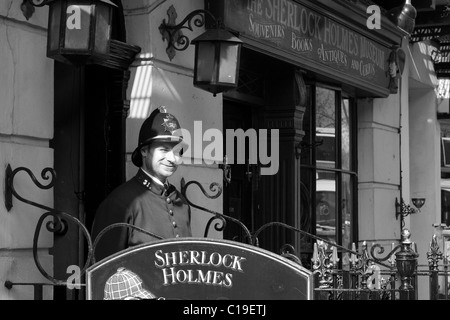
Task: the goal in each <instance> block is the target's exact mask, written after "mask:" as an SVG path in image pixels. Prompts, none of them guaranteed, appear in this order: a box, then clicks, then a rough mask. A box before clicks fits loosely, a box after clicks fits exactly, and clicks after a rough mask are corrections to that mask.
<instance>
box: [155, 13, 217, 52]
mask: <svg viewBox="0 0 450 320" xmlns="http://www.w3.org/2000/svg"><path fill="white" fill-rule="evenodd" d="M167 16H168V21H167V22H166V19H164V20H163V22H162V23H161V25H160V26H159V32H160V33H161V35H162V37H163V40H167V48H166V52H167V55H168V56H169V58H170V60H172V59H173V57H174V56H175V50H176V51H183V50H186V49H187V48H188V47H189V44H190V43H191V41H190V40H189V38H188V37H187V36H186V35H184V34H183V32H182V29H186V30H190V31H193V30H194V26H195V27H197V28H201V27H203V26H204V25H205V22H206V16H208V17H210V18H211V19H212V21H213V22H214V24H215V25H216V28H218V27H219V21H218V20H217V19H216V18H215V17H214V15H213V14H212V13H211V12H209V11H207V10H203V9H199V10H194V11H192V12H191V13H189V14H188V15H187V16H186V17H185V18H184V19H183V21H181V22H180V23H179V24H175V20H176V18H177V16H178V15H177V12H176V10H175V7H174V6H173V5H171V6H170V7H169V9H168V10H167ZM185 24H186V25H185Z"/></svg>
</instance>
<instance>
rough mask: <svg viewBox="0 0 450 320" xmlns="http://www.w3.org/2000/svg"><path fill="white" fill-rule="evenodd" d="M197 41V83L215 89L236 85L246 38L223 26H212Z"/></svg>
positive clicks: (195, 79) (199, 86) (202, 87)
mask: <svg viewBox="0 0 450 320" xmlns="http://www.w3.org/2000/svg"><path fill="white" fill-rule="evenodd" d="M192 43H194V44H195V66H194V86H195V87H197V88H201V89H204V90H206V91H209V92H211V93H212V94H213V95H214V96H216V94H217V93H219V92H224V91H228V90H230V89H233V88H236V86H237V82H238V73H239V56H240V50H241V43H242V41H241V40H239V39H238V38H237V37H235V36H234V35H232V34H231V33H230V32H227V31H225V30H223V29H210V30H207V31H206V32H205V33H203V34H202V35H200V36H199V37H197V38H195V39H194V40H192Z"/></svg>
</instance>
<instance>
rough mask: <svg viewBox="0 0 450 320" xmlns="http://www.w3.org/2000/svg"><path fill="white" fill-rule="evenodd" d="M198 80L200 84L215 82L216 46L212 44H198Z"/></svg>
mask: <svg viewBox="0 0 450 320" xmlns="http://www.w3.org/2000/svg"><path fill="white" fill-rule="evenodd" d="M197 46H198V51H197V57H196V58H197V78H196V81H199V82H215V72H214V58H215V46H214V43H211V42H199V43H197Z"/></svg>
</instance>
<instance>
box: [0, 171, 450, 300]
mask: <svg viewBox="0 0 450 320" xmlns="http://www.w3.org/2000/svg"><path fill="white" fill-rule="evenodd" d="M19 172H26V173H27V174H28V175H29V176H30V178H31V180H32V181H33V183H34V184H35V185H36V186H37V187H38V188H40V189H45V190H47V189H50V188H52V187H53V186H54V179H56V173H55V171H54V170H53V169H51V168H45V169H44V170H42V173H41V177H42V179H43V180H49V182H48V183H47V184H42V183H40V182H39V181H38V180H37V179H36V177H35V176H34V174H33V173H32V172H31V170H29V169H28V168H24V167H19V168H16V169H14V170H12V169H11V167H10V166H9V165H8V166H7V169H6V172H5V205H6V208H7V210H8V211H9V210H11V208H12V198H13V196H14V197H16V198H17V199H18V200H20V201H22V202H24V203H27V204H29V205H31V206H34V207H37V208H40V209H42V210H44V211H45V212H44V214H43V215H42V216H41V217H40V218H39V220H38V223H37V226H36V230H35V234H34V238H33V258H34V262H35V264H36V267H37V268H38V270H39V272H40V273H41V274H42V275H43V276H44V277H45V278H46V279H47V280H48V281H49V282H48V283H22V282H20V283H19V282H17V283H14V282H12V281H10V280H8V279H7V280H6V281H5V283H4V285H5V287H6V288H8V289H10V290H11V289H12V288H14V287H15V286H33V288H34V297H35V299H42V298H43V288H44V287H45V286H67V285H68V283H67V279H56V278H54V277H53V276H51V275H49V274H48V273H47V272H46V271H45V269H44V268H43V267H42V265H41V263H40V261H39V257H38V240H39V235H40V231H41V229H42V225H43V222H44V220H45V219H47V218H48V217H52V218H53V221H51V222H48V223H47V224H46V228H47V230H48V231H50V232H53V233H56V234H61V235H63V234H64V233H65V232H66V231H67V228H69V227H71V225H75V226H76V227H78V228H80V229H81V230H82V232H83V235H84V236H85V238H86V241H87V252H88V254H87V258H86V262H85V264H84V266H83V268H81V271H80V277H81V276H83V274H84V273H85V271H86V269H87V268H88V267H89V266H90V265H91V264H93V263H95V248H96V245H97V243H98V241H99V240H100V239H101V237H102V236H103V235H104V234H105V233H106V232H108V231H109V230H111V229H114V228H124V227H125V228H133V229H135V230H138V231H140V232H143V233H146V234H149V235H151V236H153V237H155V238H157V239H162V237H160V236H158V235H155V234H152V233H149V232H148V231H146V230H143V229H141V228H138V227H136V226H133V225H129V224H127V223H117V224H113V225H110V226H108V227H107V228H105V229H104V230H102V231H101V232H100V233H99V235H98V236H97V237H96V239H95V241H94V242H92V239H91V236H90V234H89V232H88V230H87V229H86V227H85V226H84V224H83V223H81V222H80V221H79V220H78V219H76V218H75V217H73V216H71V215H70V214H67V213H65V212H62V211H59V210H56V209H53V208H50V207H47V206H44V205H42V204H39V203H36V202H34V201H30V200H28V199H26V198H25V197H22V196H21V195H20V194H18V193H17V191H16V190H15V188H14V177H15V175H16V174H17V173H19ZM191 185H196V186H197V187H198V188H199V189H200V190H201V192H202V193H203V195H204V196H206V197H207V198H209V199H217V198H218V197H219V196H220V195H221V193H222V187H221V186H220V185H219V184H218V183H211V184H210V186H209V189H210V191H211V192H212V194H209V193H208V192H207V191H206V190H205V188H203V186H202V184H200V183H199V182H197V181H189V182H187V183H186V182H185V181H184V179H183V180H182V181H181V192H182V194H183V195H184V196H185V198H186V200H187V201H188V203H189V205H190V206H191V207H193V208H196V209H199V210H201V211H205V212H208V213H210V214H212V215H213V216H212V217H211V218H210V219H209V221H208V222H207V224H206V228H205V233H204V237H208V235H209V231H210V229H211V228H214V229H215V230H216V231H223V230H224V229H225V227H226V226H227V223H235V224H236V225H238V226H239V227H240V228H242V231H243V232H244V234H245V237H244V241H245V242H246V243H248V244H251V245H254V246H259V239H258V237H259V235H260V233H261V232H262V231H264V230H266V229H268V228H272V227H279V228H285V229H287V230H291V231H293V232H297V233H299V234H301V235H304V236H307V237H310V238H312V239H314V240H316V243H315V244H314V251H313V256H312V259H311V262H312V268H311V271H312V272H313V273H314V275H315V284H316V288H315V298H316V299H363V300H364V299H391V300H396V299H414V298H416V296H417V285H416V284H417V278H418V277H419V276H426V277H428V278H429V283H430V299H432V300H435V299H448V297H449V291H448V288H449V286H448V277H449V272H448V257H447V256H445V255H444V254H442V253H441V252H440V248H439V245H438V242H437V238H436V236H434V237H433V239H432V241H431V243H430V251H429V252H428V253H427V259H428V269H422V267H423V266H418V265H417V257H418V253H417V249H416V248H415V245H414V243H413V242H411V241H410V237H411V234H410V232H409V231H408V230H407V229H404V230H403V232H402V238H401V241H400V243H399V244H398V245H396V246H395V245H394V244H392V249H391V251H390V252H389V253H388V254H387V255H385V256H384V257H381V256H380V255H382V254H383V253H384V248H383V247H382V246H381V245H379V244H373V245H372V247H371V248H370V250H369V249H368V247H367V244H366V243H365V242H364V243H363V244H362V246H361V252H358V251H357V250H356V245H355V244H353V245H352V249H351V250H350V249H348V248H345V247H343V246H341V245H338V244H336V243H333V242H331V241H328V240H326V239H322V238H321V237H318V236H316V235H314V234H311V233H309V232H306V231H303V230H301V229H298V228H295V227H293V226H290V225H288V224H285V223H283V222H269V223H266V224H264V225H263V226H261V227H260V228H258V229H257V230H256V231H255V232H253V233H252V232H250V230H249V229H248V228H247V227H246V226H245V224H243V223H242V222H241V221H240V220H238V219H235V218H233V217H230V216H228V215H225V214H222V213H219V212H216V211H213V210H210V209H208V208H204V207H202V206H199V205H197V204H195V203H193V202H192V201H191V200H190V199H189V197H188V195H187V189H188V187H189V186H191ZM338 251H339V252H338ZM279 253H280V254H281V255H282V256H284V257H286V258H288V259H291V260H293V261H296V262H297V263H299V264H301V261H300V259H299V258H298V256H297V255H296V254H295V250H294V247H293V246H292V245H290V244H285V245H283V246H282V248H281V249H280V251H279ZM340 259H345V260H346V261H345V263H343V262H342V261H341V265H342V267H341V268H339V261H340ZM441 261H442V263H440V262H441ZM83 286H84V284H81V287H83Z"/></svg>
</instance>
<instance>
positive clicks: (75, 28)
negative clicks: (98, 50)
mask: <svg viewBox="0 0 450 320" xmlns="http://www.w3.org/2000/svg"><path fill="white" fill-rule="evenodd" d="M91 14H92V9H91V6H90V5H76V4H71V3H69V5H68V6H67V20H66V21H65V22H64V23H65V24H66V39H65V43H64V48H65V49H66V50H89V36H90V29H91Z"/></svg>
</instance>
